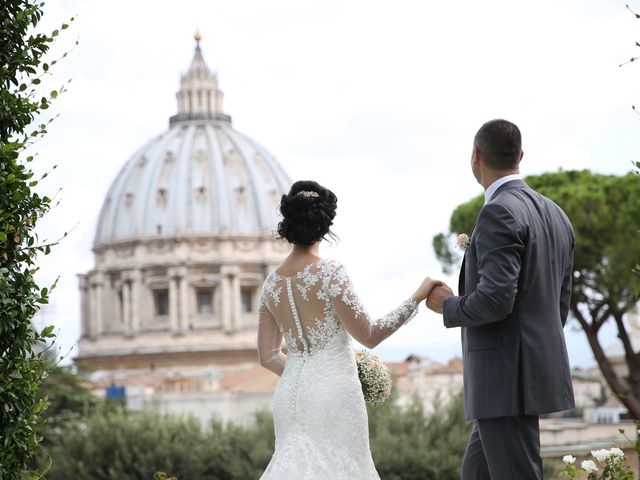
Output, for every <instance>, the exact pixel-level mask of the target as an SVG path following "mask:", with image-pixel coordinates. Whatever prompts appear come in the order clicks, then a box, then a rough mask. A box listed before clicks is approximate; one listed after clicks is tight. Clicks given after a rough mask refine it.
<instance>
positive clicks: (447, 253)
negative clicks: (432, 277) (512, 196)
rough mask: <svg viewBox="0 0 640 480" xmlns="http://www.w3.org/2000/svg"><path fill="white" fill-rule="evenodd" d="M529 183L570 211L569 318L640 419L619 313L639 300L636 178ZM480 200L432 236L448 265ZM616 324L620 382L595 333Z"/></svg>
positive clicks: (639, 188)
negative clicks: (454, 239) (623, 368)
mask: <svg viewBox="0 0 640 480" xmlns="http://www.w3.org/2000/svg"><path fill="white" fill-rule="evenodd" d="M526 182H527V183H528V184H529V185H530V186H531V187H532V188H534V189H535V190H537V191H538V192H540V193H541V194H543V195H545V196H547V197H549V198H551V199H552V200H553V201H555V202H556V203H557V204H558V205H560V207H562V209H563V210H564V211H565V212H566V213H567V215H568V216H569V218H570V219H571V222H572V224H573V228H574V231H575V236H576V246H575V258H574V272H573V294H572V297H571V313H572V316H573V318H575V320H576V321H577V322H578V323H579V324H580V326H581V327H582V329H583V330H584V332H585V334H586V336H587V340H588V341H589V345H590V347H591V350H592V351H593V354H594V357H595V359H596V361H597V362H598V366H599V367H600V370H601V371H602V374H603V376H604V378H605V379H606V381H607V383H608V384H609V387H610V388H611V390H612V391H613V392H614V394H615V395H617V397H618V398H619V399H620V400H621V401H622V403H623V404H624V405H625V406H626V407H627V409H628V410H629V412H630V414H631V415H632V416H633V418H635V419H636V420H639V419H640V353H638V352H635V351H634V350H633V346H632V344H631V339H630V337H629V331H628V326H627V325H626V324H625V323H624V321H623V315H624V314H625V313H626V312H628V311H629V310H631V309H632V308H633V307H634V306H635V304H636V302H637V297H636V288H637V286H638V284H639V279H638V277H637V276H636V275H634V274H633V271H632V270H633V268H634V265H635V263H636V261H637V259H638V258H640V242H639V241H638V234H637V232H638V229H639V224H640V215H639V214H638V212H640V178H638V176H637V175H634V174H633V173H629V174H627V175H624V176H613V175H600V174H596V173H591V172H589V171H587V170H583V171H566V172H565V171H559V172H556V173H546V174H543V175H535V176H531V177H528V178H527V179H526ZM482 203H483V196H479V197H476V198H474V199H472V200H470V201H468V202H465V203H463V204H462V205H460V206H458V207H457V208H456V209H455V211H454V212H453V214H452V216H451V221H450V233H449V234H447V235H445V234H439V235H437V236H436V237H435V238H434V242H433V244H434V248H435V250H436V255H437V256H438V258H439V259H440V260H441V261H442V262H443V264H444V265H445V267H447V268H451V267H452V261H451V259H452V258H455V254H454V253H453V252H454V249H452V248H451V247H450V246H449V241H448V239H450V237H451V236H452V235H453V234H454V233H462V232H464V233H469V232H471V231H472V230H473V225H474V223H475V220H476V217H477V214H478V211H479V210H480V208H481V207H482ZM608 321H609V322H613V323H614V324H615V326H616V328H617V331H618V337H619V338H620V341H621V342H622V345H623V347H624V352H625V354H624V358H625V361H626V365H627V367H628V372H629V374H628V376H627V377H626V378H622V377H621V376H620V375H619V374H618V373H617V372H616V371H615V370H614V368H613V365H612V363H611V359H610V358H608V357H607V356H606V354H605V351H604V348H603V346H602V345H601V343H600V339H599V338H598V332H599V331H600V329H601V328H602V326H603V325H604V324H605V322H608Z"/></svg>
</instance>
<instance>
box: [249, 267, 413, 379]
mask: <svg viewBox="0 0 640 480" xmlns="http://www.w3.org/2000/svg"><path fill="white" fill-rule="evenodd" d="M416 311H417V304H416V303H415V302H414V301H413V300H412V299H408V300H406V301H404V302H403V303H401V304H400V306H399V307H397V308H395V309H394V310H392V311H391V312H389V313H388V314H387V315H385V316H384V317H382V318H379V319H375V320H373V319H371V318H370V317H369V315H368V314H367V312H366V310H365V308H364V307H363V306H362V304H361V303H360V300H359V299H358V296H357V295H356V292H355V290H354V288H353V284H352V282H351V279H350V277H349V275H348V274H347V272H346V270H345V268H344V267H343V266H342V265H341V264H340V263H338V262H336V261H333V260H325V259H322V260H318V261H317V262H315V263H312V264H309V265H307V266H306V267H305V268H304V269H302V270H301V271H299V272H297V273H296V274H294V275H291V276H284V275H280V274H278V273H275V272H274V273H272V274H271V275H269V277H267V279H266V281H265V283H264V287H263V292H262V299H261V303H260V319H259V322H260V328H259V330H258V333H259V335H258V337H259V338H258V343H259V345H258V349H259V353H260V359H261V361H262V362H263V364H266V365H269V363H270V362H274V366H275V368H274V371H279V370H280V368H281V367H282V365H283V362H284V357H282V355H281V351H280V348H281V343H282V339H283V338H284V339H285V341H286V344H287V350H288V352H289V354H302V355H310V354H313V353H315V352H317V351H319V350H322V349H324V348H325V347H326V346H327V345H329V343H330V342H331V341H332V340H334V339H335V338H336V337H338V336H339V335H340V334H341V333H344V331H345V329H346V331H348V333H349V334H351V336H353V337H354V338H355V339H356V340H358V341H359V342H360V343H361V344H363V345H365V346H367V347H370V348H373V347H375V346H376V345H378V344H379V343H380V342H381V341H382V340H384V339H385V338H387V337H388V336H389V335H391V334H392V333H393V332H394V331H395V330H396V329H397V328H399V327H400V326H401V325H402V324H404V323H405V322H406V321H408V320H409V319H410V318H411V317H413V315H414V314H415V312H416ZM342 337H343V338H348V337H347V336H346V335H342ZM276 364H277V365H276Z"/></svg>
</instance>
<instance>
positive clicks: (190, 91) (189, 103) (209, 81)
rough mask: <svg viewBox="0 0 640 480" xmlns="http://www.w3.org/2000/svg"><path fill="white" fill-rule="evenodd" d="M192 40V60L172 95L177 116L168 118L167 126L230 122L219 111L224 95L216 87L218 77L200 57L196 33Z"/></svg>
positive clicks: (200, 36)
mask: <svg viewBox="0 0 640 480" xmlns="http://www.w3.org/2000/svg"><path fill="white" fill-rule="evenodd" d="M193 38H194V40H195V41H196V48H195V51H194V53H193V60H191V65H190V66H189V69H188V70H187V73H185V74H184V75H182V77H181V79H180V90H179V91H178V92H177V93H176V100H177V102H178V114H177V115H174V116H173V117H171V118H170V119H169V125H173V124H175V123H182V122H188V121H203V120H205V121H206V120H209V121H219V122H231V117H230V116H229V115H226V114H225V113H224V112H223V110H222V100H223V98H224V94H223V93H222V91H221V90H220V89H219V88H218V77H217V75H216V73H215V72H211V70H209V67H207V64H206V63H205V61H204V57H203V56H202V50H201V49H200V40H202V35H200V32H196V33H195V35H194V36H193Z"/></svg>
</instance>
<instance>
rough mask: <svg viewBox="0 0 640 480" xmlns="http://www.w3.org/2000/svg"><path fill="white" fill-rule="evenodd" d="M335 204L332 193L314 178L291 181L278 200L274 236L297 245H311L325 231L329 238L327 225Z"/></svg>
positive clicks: (330, 233) (332, 215) (329, 222)
mask: <svg viewBox="0 0 640 480" xmlns="http://www.w3.org/2000/svg"><path fill="white" fill-rule="evenodd" d="M337 205H338V199H337V198H336V196H335V194H334V193H333V192H332V191H331V190H329V189H328V188H325V187H323V186H322V185H320V184H319V183H318V182H314V181H312V180H302V181H299V182H295V183H294V184H293V185H291V189H290V190H289V193H286V194H284V195H282V199H281V200H280V213H281V214H282V221H281V222H280V223H279V224H278V236H279V237H280V238H284V239H286V240H287V241H288V242H289V243H293V244H298V245H313V244H314V243H316V242H319V241H321V240H322V239H323V238H325V236H326V235H329V236H330V237H332V238H333V237H334V235H333V233H332V232H331V225H332V224H333V218H334V217H335V216H336V207H337Z"/></svg>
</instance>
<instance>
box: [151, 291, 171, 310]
mask: <svg viewBox="0 0 640 480" xmlns="http://www.w3.org/2000/svg"><path fill="white" fill-rule="evenodd" d="M153 303H154V305H155V312H156V316H157V317H165V316H167V315H169V290H168V289H166V288H163V289H157V290H154V291H153Z"/></svg>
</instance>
